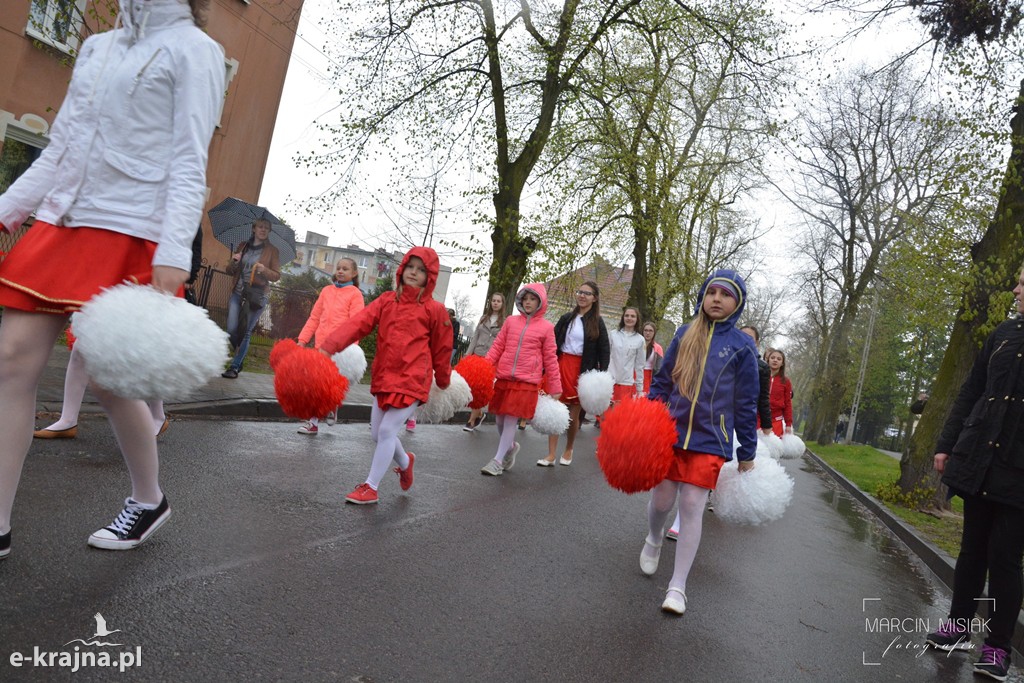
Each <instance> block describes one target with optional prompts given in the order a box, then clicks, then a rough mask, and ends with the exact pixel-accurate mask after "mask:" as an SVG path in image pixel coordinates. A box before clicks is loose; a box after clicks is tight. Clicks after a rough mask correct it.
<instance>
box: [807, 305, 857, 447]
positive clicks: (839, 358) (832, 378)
mask: <svg viewBox="0 0 1024 683" xmlns="http://www.w3.org/2000/svg"><path fill="white" fill-rule="evenodd" d="M846 328H847V325H846V324H842V323H841V324H840V325H837V326H836V328H835V329H834V330H833V332H832V341H831V343H830V344H829V351H828V357H827V358H826V361H825V371H824V372H823V373H821V375H820V376H819V377H818V379H817V380H816V381H815V382H814V385H813V386H814V388H813V389H812V391H811V406H812V408H811V416H810V418H809V419H808V421H807V428H806V429H805V430H804V438H805V439H806V440H807V441H814V442H816V443H820V444H823V445H824V444H830V443H832V442H833V441H835V434H836V420H837V419H838V416H839V413H840V411H841V409H842V406H843V396H845V395H846V368H847V367H848V366H849V364H850V350H849V346H848V342H847V336H848V335H847V330H846Z"/></svg>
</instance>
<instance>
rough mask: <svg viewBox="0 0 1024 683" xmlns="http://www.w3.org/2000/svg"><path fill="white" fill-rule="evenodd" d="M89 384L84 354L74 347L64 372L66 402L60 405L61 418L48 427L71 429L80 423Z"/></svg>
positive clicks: (54, 429) (53, 429)
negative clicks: (79, 419)
mask: <svg viewBox="0 0 1024 683" xmlns="http://www.w3.org/2000/svg"><path fill="white" fill-rule="evenodd" d="M87 386H89V376H88V375H87V374H86V372H85V361H83V360H82V354H80V353H78V351H76V350H75V349H74V348H72V349H71V357H70V358H68V368H67V370H66V371H65V373H64V402H63V403H62V404H61V406H60V419H59V420H57V421H56V422H54V423H53V424H52V425H50V426H49V427H47V429H49V430H50V431H52V432H59V431H62V430H64V429H71V428H72V427H74V426H75V425H77V424H78V413H79V411H81V409H82V400H83V399H84V398H85V388H86V387H87Z"/></svg>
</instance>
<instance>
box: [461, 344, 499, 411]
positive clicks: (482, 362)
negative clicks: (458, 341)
mask: <svg viewBox="0 0 1024 683" xmlns="http://www.w3.org/2000/svg"><path fill="white" fill-rule="evenodd" d="M455 372H457V373H459V374H460V375H462V378H463V379H464V380H466V383H467V384H469V388H470V391H472V392H473V400H472V401H470V402H469V407H470V408H473V409H479V408H483V407H484V406H485V405H487V404H488V403H490V402H491V399H492V398H493V397H494V366H493V365H491V364H490V363H488V362H487V360H486V359H485V358H484V357H483V356H466V357H465V358H463V359H462V360H460V361H459V362H458V364H457V365H456V366H455Z"/></svg>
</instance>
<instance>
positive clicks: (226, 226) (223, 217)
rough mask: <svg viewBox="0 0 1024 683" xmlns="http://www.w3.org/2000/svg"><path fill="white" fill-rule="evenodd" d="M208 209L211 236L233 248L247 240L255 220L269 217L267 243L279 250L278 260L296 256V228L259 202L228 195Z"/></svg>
mask: <svg viewBox="0 0 1024 683" xmlns="http://www.w3.org/2000/svg"><path fill="white" fill-rule="evenodd" d="M207 213H208V214H209V216H210V225H211V226H213V236H214V237H216V238H217V241H218V242H220V243H221V244H224V245H226V246H227V247H228V248H229V249H232V250H237V249H236V247H237V246H238V245H239V244H241V243H242V242H247V241H249V238H250V237H252V224H253V222H254V221H256V220H257V219H260V218H262V219H264V220H268V221H270V243H271V244H273V245H274V246H275V247H277V251H278V252H279V253H280V254H281V263H282V264H285V263H291V262H292V261H294V260H295V231H294V230H292V229H291V228H289V227H288V226H287V225H285V224H284V223H282V222H281V221H280V220H279V219H278V218H276V217H275V216H274V214H272V213H270V212H269V211H267V210H266V209H264V208H263V207H262V206H256V205H255V204H250V203H249V202H243V201H242V200H241V199H235V198H234V197H228V198H227V199H225V200H224V201H222V202H221V203H220V204H218V205H217V206H215V207H213V208H212V209H210V210H209V211H208V212H207Z"/></svg>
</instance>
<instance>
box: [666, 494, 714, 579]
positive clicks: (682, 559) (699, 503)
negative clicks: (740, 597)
mask: <svg viewBox="0 0 1024 683" xmlns="http://www.w3.org/2000/svg"><path fill="white" fill-rule="evenodd" d="M707 499H708V490H707V489H703V488H701V487H699V486H694V485H693V484H680V485H679V521H680V527H679V540H677V541H676V563H675V570H674V571H673V572H672V579H671V580H669V582H668V587H669V588H678V589H679V590H681V591H683V592H684V593H685V592H686V579H687V577H688V576H689V575H690V569H691V568H692V567H693V560H694V558H695V557H696V556H697V548H698V547H700V535H701V531H702V530H703V527H704V504H705V503H706V502H707Z"/></svg>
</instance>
